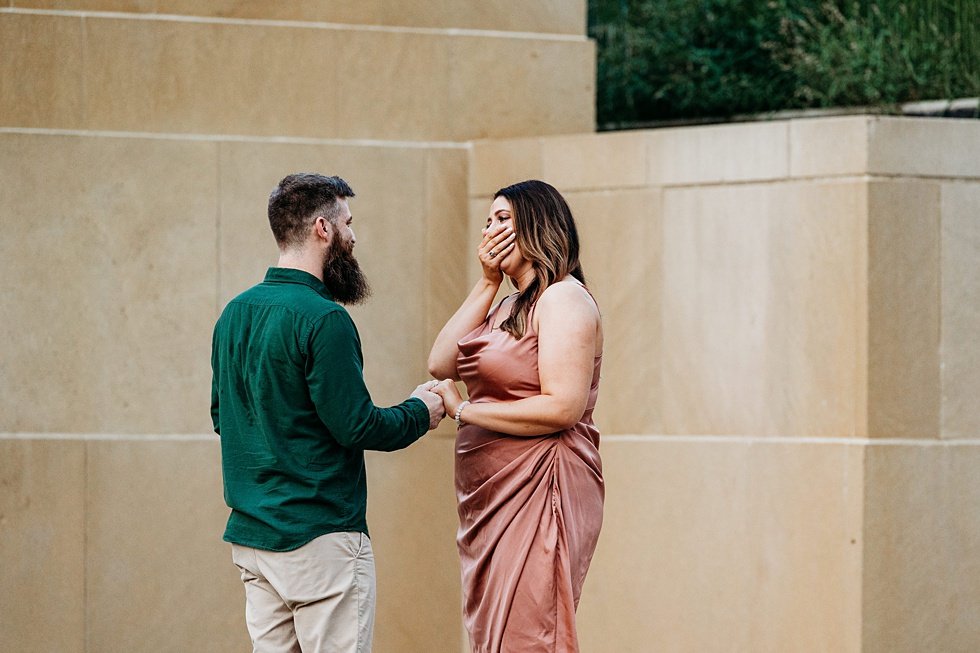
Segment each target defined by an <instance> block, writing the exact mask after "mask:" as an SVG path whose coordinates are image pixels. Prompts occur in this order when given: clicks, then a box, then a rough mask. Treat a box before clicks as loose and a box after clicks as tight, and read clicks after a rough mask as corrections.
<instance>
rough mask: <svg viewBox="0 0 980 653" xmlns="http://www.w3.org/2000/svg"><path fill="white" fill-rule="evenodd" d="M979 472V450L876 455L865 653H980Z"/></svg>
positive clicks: (871, 461) (871, 470) (910, 449)
mask: <svg viewBox="0 0 980 653" xmlns="http://www.w3.org/2000/svg"><path fill="white" fill-rule="evenodd" d="M978 468H980V447H977V446H975V445H972V446H956V445H951V446H932V447H924V446H874V447H869V448H868V452H867V463H866V466H865V478H866V487H867V489H866V498H865V507H864V515H865V528H864V530H865V552H864V592H863V593H864V599H863V608H862V610H863V614H864V638H863V639H864V641H863V646H862V649H861V650H862V651H864V652H866V653H918V652H919V651H964V652H965V651H974V650H976V648H977V644H978V643H980V585H978V584H977V582H976V579H977V578H978V577H980V519H978V518H977V505H980V475H978V474H977V469H978Z"/></svg>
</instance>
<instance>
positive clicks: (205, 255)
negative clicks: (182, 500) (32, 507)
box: [0, 134, 217, 433]
mask: <svg viewBox="0 0 980 653" xmlns="http://www.w3.org/2000/svg"><path fill="white" fill-rule="evenodd" d="M216 162H217V154H216V149H215V146H214V145H213V144H211V143H196V142H179V141H157V140H143V139H128V138H127V139H117V138H93V137H63V136H36V135H14V134H7V135H3V136H0V178H2V179H4V182H5V183H4V184H2V185H0V215H3V216H4V218H3V225H4V230H5V237H4V238H3V239H2V240H0V295H2V296H3V297H4V306H5V310H6V311H7V312H8V313H9V314H11V315H16V316H17V319H16V320H15V321H12V320H5V321H3V322H2V323H0V340H2V341H3V343H4V345H3V347H4V354H3V360H4V366H5V367H6V370H7V371H6V373H4V374H0V416H2V418H0V430H6V431H55V432H72V433H74V432H83V433H84V432H95V433H103V432H109V433H146V432H149V433H185V432H196V433H202V432H206V431H209V430H210V421H209V420H208V417H207V406H208V403H207V402H208V399H207V397H208V392H209V384H210V378H211V377H210V369H209V364H208V361H209V360H210V358H209V357H210V333H211V325H212V322H213V318H214V312H215V306H216V301H217V298H216V289H217V280H216V276H215V272H216V270H215V243H216V232H215V216H216V210H217V206H216V199H215V198H216V195H217V186H216V183H217V178H216V177H217V175H216ZM134 171H136V172H134Z"/></svg>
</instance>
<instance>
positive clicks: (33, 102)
mask: <svg viewBox="0 0 980 653" xmlns="http://www.w3.org/2000/svg"><path fill="white" fill-rule="evenodd" d="M81 50H82V21H81V20H80V19H79V18H69V17H60V16H23V15H16V14H3V15H0V126H4V127H56V128H62V129H74V128H78V127H79V126H81V124H82V59H81V57H79V56H78V53H79V52H81Z"/></svg>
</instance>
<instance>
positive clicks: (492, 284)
mask: <svg viewBox="0 0 980 653" xmlns="http://www.w3.org/2000/svg"><path fill="white" fill-rule="evenodd" d="M480 281H482V282H483V285H484V286H485V287H486V289H487V290H491V291H493V294H495V295H496V294H497V289H498V288H500V284H502V283H503V282H504V275H503V273H501V274H499V275H498V276H497V278H496V279H491V278H489V277H488V276H487V275H486V274H484V275H483V276H482V277H480Z"/></svg>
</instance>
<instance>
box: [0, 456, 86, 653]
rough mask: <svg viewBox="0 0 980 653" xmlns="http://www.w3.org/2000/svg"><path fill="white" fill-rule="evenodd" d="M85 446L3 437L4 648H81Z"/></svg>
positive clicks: (76, 652)
mask: <svg viewBox="0 0 980 653" xmlns="http://www.w3.org/2000/svg"><path fill="white" fill-rule="evenodd" d="M84 489H85V449H84V444H82V443H81V442H66V441H56V440H0V559H2V560H3V564H0V587H3V592H0V614H2V615H3V617H2V618H0V621H2V623H3V627H2V628H0V650H3V651H59V652H62V651H63V652H64V653H83V652H84V651H85V650H86V647H85V564H84V563H85V559H84V557H85V553H84V550H85V525H84V514H85V493H84Z"/></svg>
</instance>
